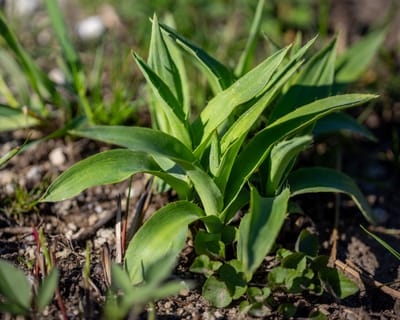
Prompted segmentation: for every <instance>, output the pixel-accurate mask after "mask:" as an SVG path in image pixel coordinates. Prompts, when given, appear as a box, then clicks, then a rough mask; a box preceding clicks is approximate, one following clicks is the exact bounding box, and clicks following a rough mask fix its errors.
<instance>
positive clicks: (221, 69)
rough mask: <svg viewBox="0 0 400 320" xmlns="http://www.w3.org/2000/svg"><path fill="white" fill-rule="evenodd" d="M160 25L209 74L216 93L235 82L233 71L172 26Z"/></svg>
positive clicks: (209, 79)
mask: <svg viewBox="0 0 400 320" xmlns="http://www.w3.org/2000/svg"><path fill="white" fill-rule="evenodd" d="M160 26H161V28H162V29H163V30H164V31H165V32H166V33H167V34H168V35H169V36H170V37H171V38H172V39H173V40H175V41H176V43H177V44H178V45H179V46H180V47H182V48H183V49H184V50H185V51H186V52H187V53H189V54H190V55H191V56H192V57H193V58H194V61H195V62H196V65H197V66H198V67H199V68H200V70H202V71H203V72H204V73H205V75H206V76H207V79H208V81H209V82H210V85H211V88H212V90H213V92H214V94H216V93H218V92H220V91H222V90H224V89H226V88H228V87H229V86H230V85H231V84H232V83H233V79H234V77H233V74H232V72H231V71H230V70H229V69H228V68H227V67H225V66H224V65H223V64H222V63H221V62H219V61H217V60H216V59H214V58H213V57H211V56H210V55H209V54H208V53H207V52H205V51H204V50H203V49H201V48H199V47H197V46H196V45H194V44H193V43H191V42H190V41H189V40H187V39H185V38H184V37H182V36H181V35H180V34H178V33H177V32H176V31H175V30H173V29H172V28H170V27H168V26H166V25H164V24H160Z"/></svg>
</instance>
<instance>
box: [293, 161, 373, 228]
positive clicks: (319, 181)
mask: <svg viewBox="0 0 400 320" xmlns="http://www.w3.org/2000/svg"><path fill="white" fill-rule="evenodd" d="M288 183H289V186H290V190H291V196H292V197H294V196H296V195H299V194H304V193H313V192H339V193H345V194H347V195H348V196H350V197H351V198H352V200H353V201H354V203H355V204H356V205H357V207H358V208H359V209H360V211H361V212H362V214H363V215H364V217H365V218H366V219H367V220H368V221H369V222H371V223H374V222H375V216H374V213H373V211H372V209H371V208H370V206H369V205H368V202H367V200H366V199H365V197H364V196H363V194H362V193H361V191H360V189H359V188H358V187H357V185H356V184H355V183H354V181H353V180H352V179H351V178H350V177H349V176H347V175H345V174H344V173H341V172H338V171H336V170H333V169H328V168H320V167H315V168H303V169H299V170H297V171H294V172H292V173H291V174H290V176H289V178H288Z"/></svg>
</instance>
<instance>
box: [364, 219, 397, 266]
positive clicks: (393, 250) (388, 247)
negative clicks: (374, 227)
mask: <svg viewBox="0 0 400 320" xmlns="http://www.w3.org/2000/svg"><path fill="white" fill-rule="evenodd" d="M360 227H361V229H363V230H364V231H365V232H366V233H367V234H368V235H370V236H371V237H372V238H374V239H375V240H376V241H378V242H379V243H380V244H381V245H382V246H383V247H384V248H385V249H386V250H387V251H389V252H390V253H391V254H392V255H394V256H395V257H396V258H397V259H398V260H400V252H399V251H397V250H396V249H394V248H393V247H392V246H390V245H389V244H388V243H387V242H386V241H384V240H382V239H381V238H379V237H378V236H377V235H375V234H373V233H372V232H369V231H368V230H367V229H366V228H364V227H363V226H360Z"/></svg>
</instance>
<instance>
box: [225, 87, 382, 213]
mask: <svg viewBox="0 0 400 320" xmlns="http://www.w3.org/2000/svg"><path fill="white" fill-rule="evenodd" d="M375 97H376V96H374V95H369V94H346V95H340V96H334V97H329V98H325V99H321V100H317V101H315V102H312V103H310V104H307V105H305V106H302V107H300V108H297V109H296V110H294V111H292V112H290V113H288V114H287V115H285V116H283V117H282V118H279V119H278V120H276V121H275V122H273V123H272V124H270V125H269V126H268V127H266V128H265V129H264V130H262V131H260V132H259V133H258V134H256V135H255V136H254V138H253V139H252V140H251V141H250V142H249V143H248V144H247V145H246V146H245V148H244V149H243V150H242V152H241V153H240V154H239V156H238V157H237V159H236V161H235V163H234V165H233V168H232V172H235V173H236V174H235V175H231V176H230V179H229V181H228V183H227V188H226V193H225V206H227V205H228V204H229V203H230V202H231V201H233V200H234V199H235V197H236V196H237V195H238V194H239V192H240V189H241V188H242V187H243V185H244V184H245V183H246V181H247V180H248V179H249V177H250V176H251V175H252V173H253V172H254V170H256V168H258V166H259V165H260V164H261V163H262V162H263V161H264V160H265V158H266V157H267V156H268V154H269V152H270V150H271V148H272V146H273V145H274V144H275V143H277V142H278V141H281V140H282V139H284V138H286V137H288V136H290V135H292V134H293V133H295V132H298V131H299V130H301V129H303V128H305V127H307V126H308V125H310V124H312V123H313V122H315V121H316V120H318V119H320V118H322V117H323V116H325V115H327V114H329V113H332V112H335V111H339V110H342V109H346V108H351V107H354V106H357V105H359V104H362V103H365V102H368V101H369V100H371V99H373V98H375Z"/></svg>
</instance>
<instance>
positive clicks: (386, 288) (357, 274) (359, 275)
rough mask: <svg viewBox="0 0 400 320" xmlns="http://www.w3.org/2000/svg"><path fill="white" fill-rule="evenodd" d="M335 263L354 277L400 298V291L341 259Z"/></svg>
mask: <svg viewBox="0 0 400 320" xmlns="http://www.w3.org/2000/svg"><path fill="white" fill-rule="evenodd" d="M335 265H336V266H337V267H338V268H339V269H341V270H342V271H343V272H345V273H348V274H349V275H351V276H353V277H354V278H356V279H357V280H359V281H362V282H365V283H367V284H368V285H370V286H372V287H375V288H377V289H380V290H381V291H382V292H384V293H386V294H388V295H390V296H392V297H393V298H395V299H400V291H398V290H395V289H393V288H391V287H389V286H387V285H385V284H383V283H381V282H379V281H377V280H374V279H371V278H369V277H367V276H364V275H363V274H362V273H360V272H358V271H357V270H355V269H354V268H352V267H351V266H349V265H347V264H345V263H343V262H342V261H340V260H336V261H335Z"/></svg>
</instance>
